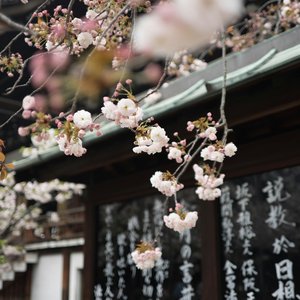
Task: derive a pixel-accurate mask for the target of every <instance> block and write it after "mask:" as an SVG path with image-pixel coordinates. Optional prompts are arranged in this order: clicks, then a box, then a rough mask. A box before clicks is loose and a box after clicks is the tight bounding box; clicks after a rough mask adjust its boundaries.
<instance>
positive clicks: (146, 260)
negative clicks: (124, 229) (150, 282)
mask: <svg viewBox="0 0 300 300" xmlns="http://www.w3.org/2000/svg"><path fill="white" fill-rule="evenodd" d="M161 254H162V253H161V250H160V248H158V247H157V248H154V246H153V245H152V244H150V243H146V242H142V243H141V244H139V245H138V246H137V249H136V250H135V251H133V252H132V253H131V257H132V260H133V261H134V263H135V264H136V266H137V268H138V269H141V270H144V269H151V268H153V267H154V265H155V261H157V260H158V259H160V258H161Z"/></svg>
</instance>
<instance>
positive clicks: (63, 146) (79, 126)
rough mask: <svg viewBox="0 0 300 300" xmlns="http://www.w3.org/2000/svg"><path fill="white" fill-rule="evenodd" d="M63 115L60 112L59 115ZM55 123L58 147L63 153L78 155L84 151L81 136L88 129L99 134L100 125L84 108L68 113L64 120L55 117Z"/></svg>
mask: <svg viewBox="0 0 300 300" xmlns="http://www.w3.org/2000/svg"><path fill="white" fill-rule="evenodd" d="M63 115H64V114H63V113H61V116H63ZM56 125H57V128H58V134H57V136H56V141H57V143H58V147H59V149H60V150H61V151H63V152H64V153H65V155H74V156H76V157H80V156H82V155H83V154H85V153H86V148H84V147H83V144H82V138H83V137H84V136H85V135H86V133H87V132H88V131H91V132H93V131H96V134H97V135H98V136H100V135H101V132H100V125H99V124H95V123H94V122H93V119H92V116H91V113H90V112H88V111H85V110H79V111H77V112H76V113H75V114H74V115H72V114H70V115H68V116H67V117H66V118H65V121H64V122H61V121H60V120H59V119H57V120H56Z"/></svg>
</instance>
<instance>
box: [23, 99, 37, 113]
mask: <svg viewBox="0 0 300 300" xmlns="http://www.w3.org/2000/svg"><path fill="white" fill-rule="evenodd" d="M22 106H23V108H24V109H25V110H30V109H34V108H35V98H34V97H32V96H29V95H28V96H26V97H24V99H23V103H22Z"/></svg>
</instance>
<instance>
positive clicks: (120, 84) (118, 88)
mask: <svg viewBox="0 0 300 300" xmlns="http://www.w3.org/2000/svg"><path fill="white" fill-rule="evenodd" d="M122 87H123V86H122V83H121V82H118V84H117V87H116V91H120V90H121V89H122Z"/></svg>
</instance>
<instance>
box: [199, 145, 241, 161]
mask: <svg viewBox="0 0 300 300" xmlns="http://www.w3.org/2000/svg"><path fill="white" fill-rule="evenodd" d="M236 151H237V147H236V146H235V145H234V144H233V143H228V144H226V145H225V146H224V145H223V144H222V142H219V143H216V144H214V145H209V146H208V147H206V148H204V149H203V150H202V151H201V157H202V158H203V160H211V161H216V162H219V163H221V162H223V161H224V158H225V156H228V157H232V156H234V155H235V152H236Z"/></svg>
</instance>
